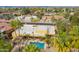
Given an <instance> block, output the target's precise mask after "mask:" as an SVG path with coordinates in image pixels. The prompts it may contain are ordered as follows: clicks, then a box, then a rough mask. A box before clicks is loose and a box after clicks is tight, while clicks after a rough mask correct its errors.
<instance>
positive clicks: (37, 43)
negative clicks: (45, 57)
mask: <svg viewBox="0 0 79 59" xmlns="http://www.w3.org/2000/svg"><path fill="white" fill-rule="evenodd" d="M30 44H35V45H36V46H37V48H39V49H43V48H44V46H45V43H40V42H30Z"/></svg>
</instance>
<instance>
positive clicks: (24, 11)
mask: <svg viewBox="0 0 79 59" xmlns="http://www.w3.org/2000/svg"><path fill="white" fill-rule="evenodd" d="M30 12H31V11H30V8H22V9H21V14H22V15H26V14H29V13H30Z"/></svg>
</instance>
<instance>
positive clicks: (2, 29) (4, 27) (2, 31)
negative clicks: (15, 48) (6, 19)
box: [0, 23, 13, 38]
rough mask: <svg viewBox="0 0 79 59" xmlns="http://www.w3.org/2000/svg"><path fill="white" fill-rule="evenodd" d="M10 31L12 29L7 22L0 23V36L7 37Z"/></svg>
mask: <svg viewBox="0 0 79 59" xmlns="http://www.w3.org/2000/svg"><path fill="white" fill-rule="evenodd" d="M12 31H13V28H12V27H11V26H10V25H9V24H7V23H0V37H3V38H5V37H7V38H8V36H9V38H10V36H11V33H12Z"/></svg>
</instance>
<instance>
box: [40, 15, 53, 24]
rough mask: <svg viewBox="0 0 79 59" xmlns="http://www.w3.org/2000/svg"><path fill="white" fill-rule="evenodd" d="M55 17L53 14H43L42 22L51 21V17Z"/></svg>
mask: <svg viewBox="0 0 79 59" xmlns="http://www.w3.org/2000/svg"><path fill="white" fill-rule="evenodd" d="M52 18H53V16H52V15H45V16H42V19H41V21H40V22H44V23H45V22H46V23H51V19H52Z"/></svg>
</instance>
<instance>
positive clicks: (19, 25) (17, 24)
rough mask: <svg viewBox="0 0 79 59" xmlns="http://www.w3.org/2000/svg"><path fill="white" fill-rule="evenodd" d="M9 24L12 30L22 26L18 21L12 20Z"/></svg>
mask: <svg viewBox="0 0 79 59" xmlns="http://www.w3.org/2000/svg"><path fill="white" fill-rule="evenodd" d="M10 24H11V26H12V27H13V28H14V29H17V28H20V27H21V26H22V23H21V22H20V21H19V20H13V21H11V22H10ZM15 32H16V31H15ZM19 34H20V30H19ZM16 36H17V34H16Z"/></svg>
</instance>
